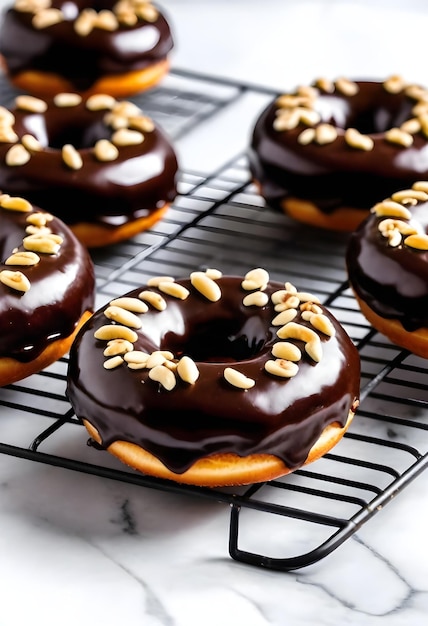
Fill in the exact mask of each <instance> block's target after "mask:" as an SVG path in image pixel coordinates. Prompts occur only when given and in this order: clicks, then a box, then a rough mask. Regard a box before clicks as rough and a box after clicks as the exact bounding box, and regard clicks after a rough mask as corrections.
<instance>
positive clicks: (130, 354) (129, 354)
mask: <svg viewBox="0 0 428 626" xmlns="http://www.w3.org/2000/svg"><path fill="white" fill-rule="evenodd" d="M131 345H132V344H131ZM149 357H150V354H148V353H147V352H143V350H129V351H128V350H127V351H126V353H125V356H124V359H125V361H126V362H127V363H128V365H129V364H131V363H132V364H133V365H144V367H146V365H147V361H148V359H149Z"/></svg>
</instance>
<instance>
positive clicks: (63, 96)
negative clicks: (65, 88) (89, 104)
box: [54, 92, 82, 108]
mask: <svg viewBox="0 0 428 626" xmlns="http://www.w3.org/2000/svg"><path fill="white" fill-rule="evenodd" d="M81 102H82V96H80V95H79V94H78V93H66V92H61V93H57V94H56V95H55V96H54V103H55V106H57V107H59V108H68V107H75V106H78V105H79V104H80V103H81Z"/></svg>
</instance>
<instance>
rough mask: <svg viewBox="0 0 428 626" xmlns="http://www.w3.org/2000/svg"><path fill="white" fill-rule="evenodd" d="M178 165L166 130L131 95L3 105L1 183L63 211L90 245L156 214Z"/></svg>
mask: <svg viewBox="0 0 428 626" xmlns="http://www.w3.org/2000/svg"><path fill="white" fill-rule="evenodd" d="M177 169H178V164H177V158H176V155H175V151H174V149H173V147H172V145H171V143H170V142H169V140H168V139H167V137H166V135H164V133H163V132H162V131H161V130H160V129H159V128H158V127H156V125H155V124H154V123H153V121H152V120H151V119H150V118H148V117H147V116H145V115H143V113H142V111H141V110H140V109H139V108H138V107H137V106H136V105H135V104H132V103H131V102H128V101H118V100H116V99H115V98H113V97H111V96H107V95H103V94H100V95H93V96H90V97H89V98H87V99H84V98H81V96H80V95H79V94H72V93H60V94H57V95H56V96H55V97H54V98H52V99H47V100H42V99H39V98H35V97H33V96H28V95H22V96H18V97H17V98H16V100H15V108H14V109H12V110H7V109H5V108H3V107H0V188H1V189H3V190H4V191H5V192H7V193H10V194H14V195H23V196H25V197H26V198H27V199H28V200H29V201H30V202H33V203H34V204H36V205H37V206H41V207H43V208H44V209H46V210H48V211H50V212H51V213H53V214H54V215H56V216H57V217H59V218H60V219H62V220H63V221H64V222H66V223H67V224H68V225H69V226H70V228H71V229H72V230H73V232H74V233H75V234H76V235H77V237H78V238H79V239H80V241H81V242H82V243H83V244H85V245H86V246H88V247H98V246H104V245H108V244H112V243H115V242H118V241H121V240H124V239H128V238H129V237H131V236H133V235H135V234H137V233H139V232H141V231H142V230H145V229H147V228H149V227H150V226H151V225H152V224H154V223H155V222H156V221H157V220H159V219H160V218H161V217H162V216H163V215H164V213H165V212H166V211H167V209H168V207H169V205H170V202H171V201H172V199H173V198H174V197H175V195H176V175H177Z"/></svg>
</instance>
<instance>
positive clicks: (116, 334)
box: [94, 324, 138, 343]
mask: <svg viewBox="0 0 428 626" xmlns="http://www.w3.org/2000/svg"><path fill="white" fill-rule="evenodd" d="M94 337H95V339H103V340H106V341H109V340H110V339H126V340H127V341H129V342H131V343H135V342H136V341H137V339H138V335H137V333H136V332H135V331H134V330H131V328H128V327H127V326H121V325H120V324H106V325H105V326H100V328H98V329H97V330H96V331H95V332H94Z"/></svg>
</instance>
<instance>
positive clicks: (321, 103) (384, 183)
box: [249, 81, 428, 217]
mask: <svg viewBox="0 0 428 626" xmlns="http://www.w3.org/2000/svg"><path fill="white" fill-rule="evenodd" d="M355 83H356V84H357V85H358V88H359V90H358V93H356V94H355V95H345V94H343V93H340V92H339V91H337V90H335V91H334V92H333V93H323V92H322V91H321V92H320V93H319V95H318V97H317V98H316V100H315V102H314V109H315V110H316V111H317V112H318V113H319V114H320V116H321V122H320V123H328V124H331V125H332V126H334V127H336V129H337V132H338V138H337V139H336V140H335V141H334V142H332V143H328V144H325V145H318V144H317V143H315V142H313V143H310V144H308V145H301V144H300V143H299V142H298V136H299V135H300V134H301V133H302V131H303V130H304V129H305V128H307V126H305V125H304V124H302V123H300V124H299V125H298V126H297V128H294V129H292V130H288V131H282V132H278V131H277V130H274V128H273V121H274V119H275V117H276V112H277V110H278V106H277V100H276V99H275V100H274V101H273V102H272V103H270V104H269V105H268V106H267V107H266V108H265V110H264V111H263V112H262V114H261V115H260V117H259V118H258V120H257V122H256V124H255V127H254V131H253V135H252V138H251V145H250V148H249V158H250V167H251V171H252V175H253V177H254V179H255V180H256V181H257V182H258V183H259V184H260V186H261V193H262V195H263V197H264V198H265V199H266V201H267V204H269V205H270V206H272V207H275V208H280V203H281V201H282V200H284V199H286V198H287V197H289V196H293V197H298V198H300V199H303V200H307V201H309V202H312V203H313V204H315V205H316V206H317V207H318V208H319V209H320V210H321V211H323V212H325V213H326V214H329V213H331V212H332V211H334V210H335V209H337V208H339V207H356V208H360V209H361V210H364V211H368V210H369V209H370V207H371V206H373V204H374V203H375V202H377V201H378V200H379V199H382V198H386V197H388V196H389V195H391V193H392V192H393V191H395V190H396V189H400V188H405V187H407V186H410V185H411V184H412V183H413V182H414V181H415V180H424V179H427V178H428V142H427V138H426V136H425V135H424V133H422V132H418V133H416V134H414V137H413V138H414V141H413V144H412V145H411V146H410V147H408V148H407V147H404V146H403V145H398V144H394V143H391V142H389V141H386V140H385V131H387V130H388V129H391V128H393V127H400V125H401V124H403V122H405V121H406V120H408V119H409V118H412V117H413V116H414V114H413V113H412V109H413V107H414V106H415V104H416V100H415V98H413V97H409V96H408V95H407V94H406V91H405V90H402V91H400V92H399V93H389V92H388V91H386V90H385V88H384V86H383V83H381V82H370V81H355ZM349 127H353V128H356V129H357V130H359V132H360V133H362V134H367V135H368V136H369V137H371V138H372V139H373V141H374V148H373V149H372V150H369V151H364V150H358V149H355V148H352V147H350V146H349V145H347V143H346V142H345V140H344V133H345V130H346V129H347V128H349ZM363 217H364V215H363Z"/></svg>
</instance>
